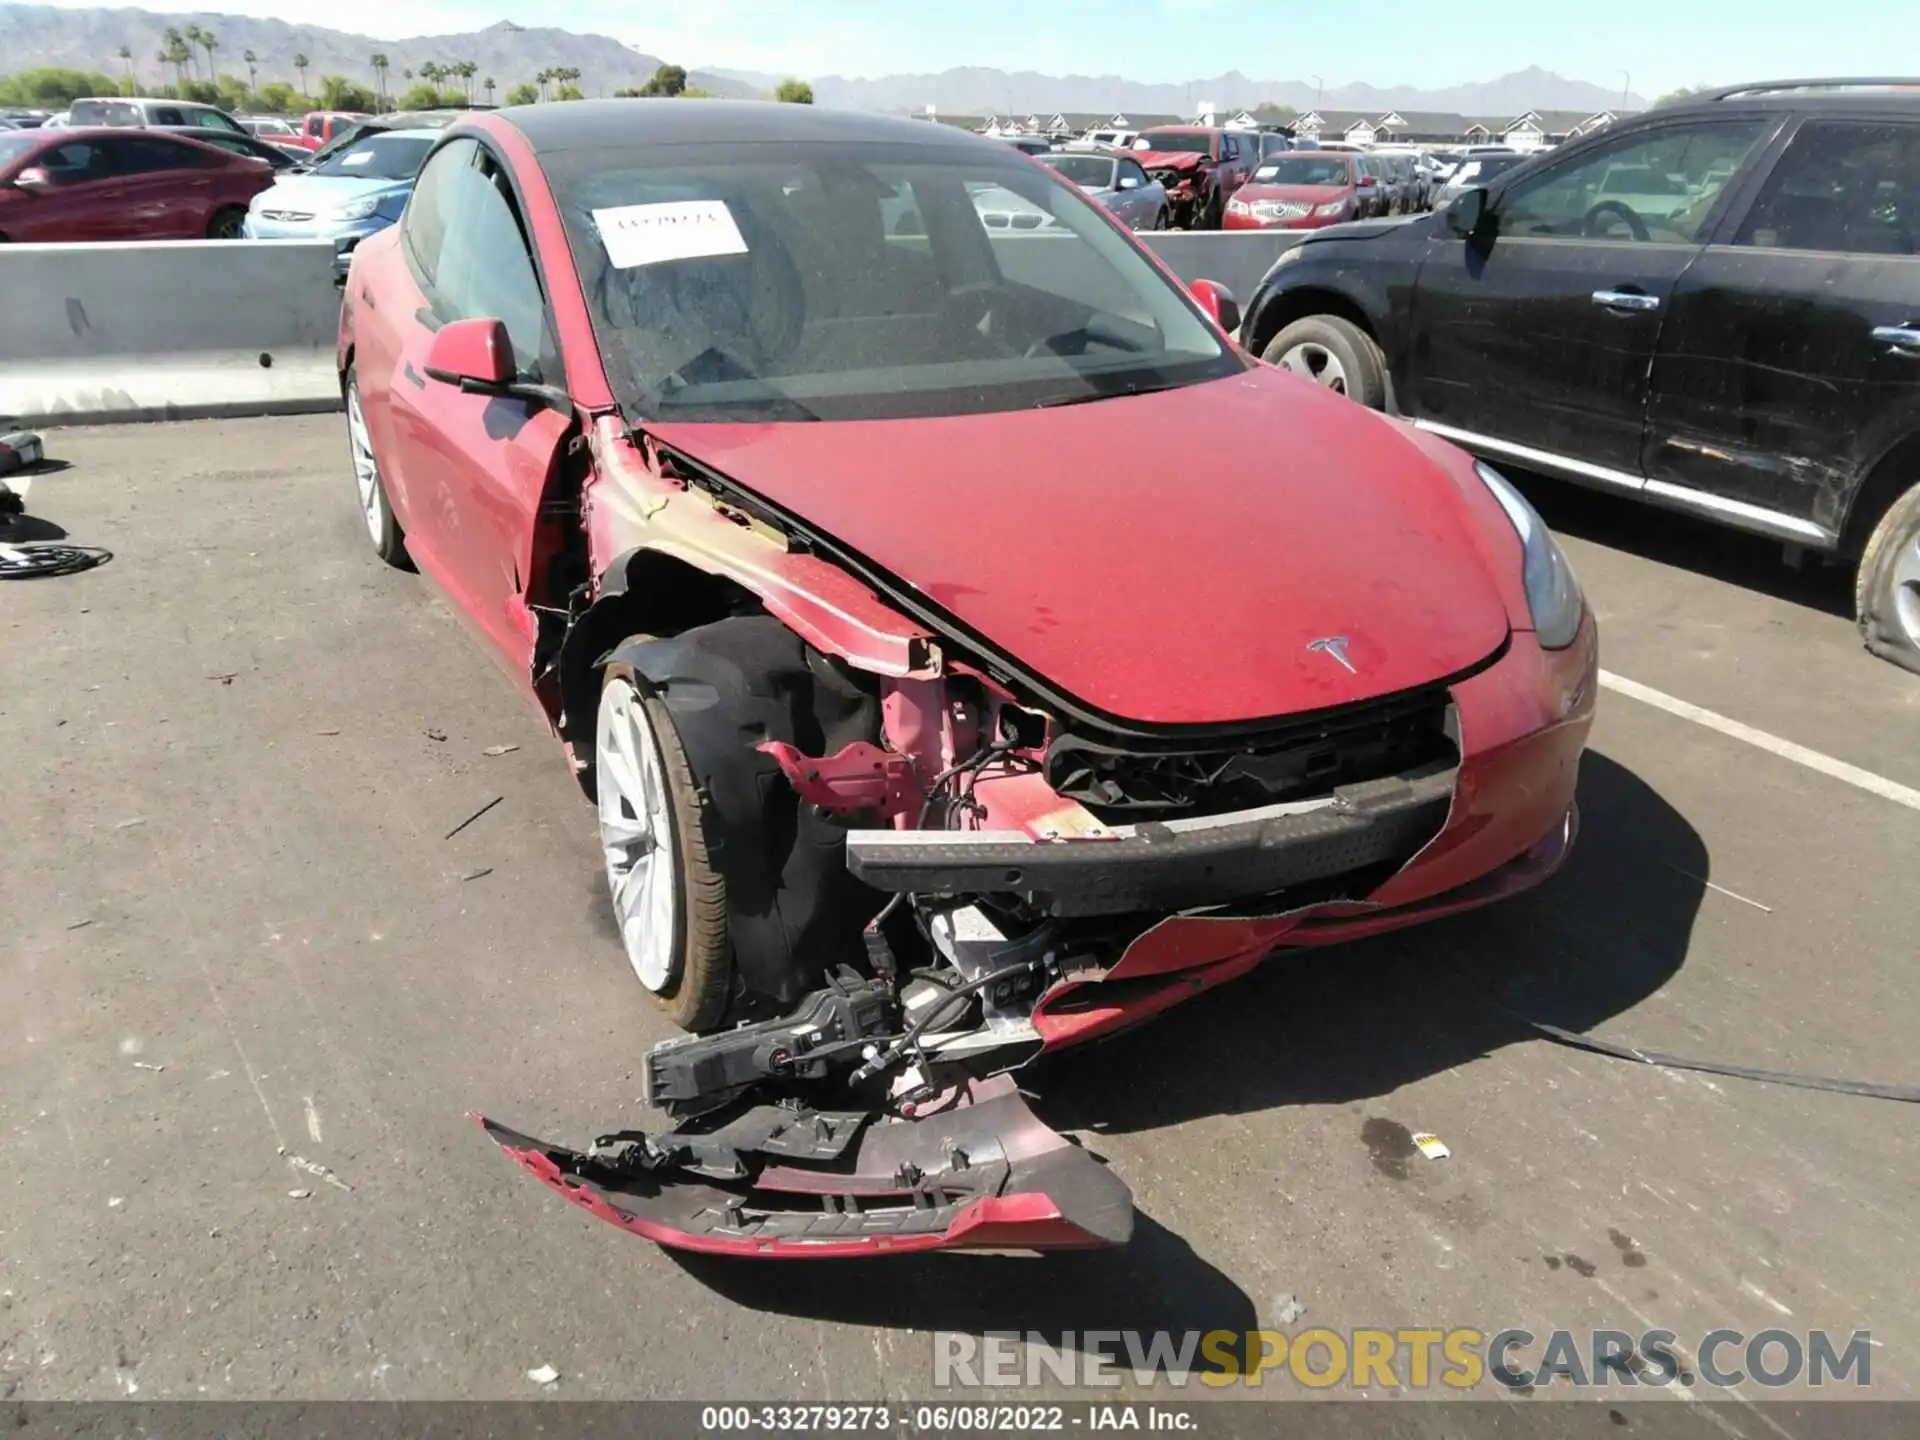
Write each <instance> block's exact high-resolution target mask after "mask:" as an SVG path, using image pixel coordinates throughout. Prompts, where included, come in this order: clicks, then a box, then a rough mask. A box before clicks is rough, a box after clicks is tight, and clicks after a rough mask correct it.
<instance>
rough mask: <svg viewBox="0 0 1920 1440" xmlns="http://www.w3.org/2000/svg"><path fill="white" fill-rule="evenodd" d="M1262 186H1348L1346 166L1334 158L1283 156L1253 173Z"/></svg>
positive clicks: (1342, 159)
mask: <svg viewBox="0 0 1920 1440" xmlns="http://www.w3.org/2000/svg"><path fill="white" fill-rule="evenodd" d="M1253 178H1254V180H1255V182H1256V183H1258V184H1261V185H1342V186H1344V185H1345V184H1347V162H1346V160H1345V159H1344V158H1342V157H1339V156H1333V155H1282V156H1280V157H1279V158H1278V159H1275V160H1269V161H1268V162H1267V163H1266V164H1264V165H1262V166H1261V167H1260V168H1259V169H1258V170H1256V171H1254V172H1253Z"/></svg>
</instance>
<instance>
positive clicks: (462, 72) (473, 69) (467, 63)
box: [453, 60, 480, 105]
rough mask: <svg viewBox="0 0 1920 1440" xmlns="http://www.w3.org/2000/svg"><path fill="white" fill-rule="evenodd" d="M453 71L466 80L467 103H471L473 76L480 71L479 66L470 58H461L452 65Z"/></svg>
mask: <svg viewBox="0 0 1920 1440" xmlns="http://www.w3.org/2000/svg"><path fill="white" fill-rule="evenodd" d="M453 73H454V74H456V75H458V76H459V77H460V78H461V80H463V81H464V82H466V87H465V88H466V92H467V103H468V104H469V105H471V104H472V103H473V77H474V76H476V75H478V74H479V73H480V67H479V66H478V65H476V64H474V63H473V61H471V60H462V61H461V62H460V63H459V64H458V65H456V66H454V67H453Z"/></svg>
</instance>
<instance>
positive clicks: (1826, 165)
mask: <svg viewBox="0 0 1920 1440" xmlns="http://www.w3.org/2000/svg"><path fill="white" fill-rule="evenodd" d="M1916 227H1920V125H1901V124H1897V123H1896V124H1869V123H1867V122H1864V121H1848V120H1810V121H1808V122H1807V123H1806V124H1805V125H1802V126H1801V127H1800V131H1799V133H1798V134H1796V135H1795V136H1794V137H1793V143H1792V144H1791V145H1789V146H1788V147H1787V151H1786V153H1785V154H1784V155H1782V156H1781V157H1780V163H1779V164H1777V165H1776V166H1774V167H1773V174H1771V175H1769V176H1768V177H1767V183H1766V188H1765V189H1763V190H1762V191H1761V192H1760V198H1759V199H1757V200H1755V201H1754V202H1753V209H1752V210H1751V211H1749V212H1748V214H1747V218H1746V220H1745V222H1744V223H1742V225H1741V226H1740V232H1739V234H1737V235H1736V236H1734V240H1733V243H1734V244H1736V245H1751V246H1754V247H1757V248H1760V249H1779V250H1826V251H1831V252H1835V253H1838V254H1846V255H1913V254H1920V250H1916V248H1915V230H1916Z"/></svg>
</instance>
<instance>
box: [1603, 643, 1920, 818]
mask: <svg viewBox="0 0 1920 1440" xmlns="http://www.w3.org/2000/svg"><path fill="white" fill-rule="evenodd" d="M1600 683H1601V684H1602V685H1604V686H1605V687H1606V688H1607V689H1609V690H1612V691H1615V692H1617V693H1619V694H1621V695H1628V696H1631V697H1632V698H1633V699H1635V700H1638V701H1640V702H1642V703H1643V704H1647V705H1651V706H1653V707H1654V708H1655V709H1657V710H1664V711H1666V712H1667V713H1668V714H1669V715H1678V716H1679V717H1680V718H1681V719H1682V720H1691V721H1693V722H1694V724H1696V725H1704V726H1706V727H1707V728H1708V729H1709V730H1718V731H1719V732H1720V733H1721V734H1722V735H1731V736H1732V737H1733V738H1734V739H1736V740H1744V741H1746V742H1747V744H1749V745H1757V746H1758V747H1759V748H1760V749H1762V750H1765V751H1767V752H1769V753H1770V754H1774V755H1778V756H1780V758H1781V759H1783V760H1791V761H1793V762H1794V764H1796V765H1804V766H1806V767H1807V768H1808V769H1809V770H1818V771H1819V772H1820V773H1821V774H1822V775H1830V776H1832V777H1833V778H1834V779H1835V780H1844V781H1845V782H1846V783H1847V784H1849V785H1852V786H1855V787H1856V788H1858V789H1861V790H1865V791H1866V792H1868V793H1869V794H1871V795H1878V796H1879V797H1880V798H1881V799H1883V800H1891V801H1893V803H1894V804H1896V805H1904V806H1906V807H1907V808H1908V809H1909V810H1920V790H1914V789H1910V788H1909V787H1907V786H1905V785H1902V784H1900V783H1899V782H1897V781H1894V780H1889V779H1887V778H1886V777H1885V776H1884V775H1876V774H1874V773H1873V772H1872V771H1871V770H1862V769H1861V768H1860V767H1859V766H1858V765H1849V764H1847V762H1846V761H1844V760H1836V759H1834V758H1833V757H1832V756H1831V755H1822V754H1821V753H1820V752H1819V751H1818V750H1809V749H1807V747H1806V746H1804V745H1796V744H1794V743H1793V741H1791V740H1782V739H1781V738H1780V737H1779V736H1778V735H1769V734H1768V733H1767V732H1766V731H1764V730H1756V729H1754V728H1753V727H1752V726H1751V725H1742V724H1741V723H1740V722H1739V721H1738V720H1729V719H1728V718H1727V717H1726V716H1724V715H1721V714H1718V713H1716V712H1715V711H1712V710H1703V709H1701V708H1700V706H1698V705H1690V704H1688V703H1687V702H1686V701H1685V700H1676V699H1674V697H1673V696H1671V695H1668V694H1665V693H1663V692H1662V691H1659V690H1655V689H1653V688H1652V687H1650V686H1646V685H1642V684H1641V683H1640V682H1639V681H1638V680H1629V679H1627V678H1626V677H1625V676H1624V675H1615V674H1614V673H1613V672H1612V671H1611V670H1602V671H1601V672H1600Z"/></svg>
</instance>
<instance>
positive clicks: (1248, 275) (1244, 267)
mask: <svg viewBox="0 0 1920 1440" xmlns="http://www.w3.org/2000/svg"><path fill="white" fill-rule="evenodd" d="M1140 238H1141V239H1142V240H1144V241H1146V242H1147V248H1148V249H1149V250H1152V251H1153V252H1154V254H1156V255H1158V256H1159V257H1160V259H1161V261H1162V263H1163V264H1165V265H1166V267H1167V268H1168V269H1169V270H1171V271H1173V273H1174V274H1176V275H1178V276H1179V277H1180V278H1181V279H1182V280H1185V281H1188V282H1192V281H1195V280H1218V281H1219V282H1220V283H1221V284H1222V285H1224V286H1226V287H1227V289H1229V290H1231V291H1232V292H1233V298H1234V299H1236V300H1238V301H1239V302H1240V303H1241V304H1242V305H1245V304H1246V303H1247V302H1248V301H1249V300H1251V299H1252V298H1253V291H1254V287H1255V286H1257V285H1258V284H1259V283H1260V280H1261V278H1262V277H1263V276H1264V275H1265V274H1266V273H1267V271H1268V270H1269V269H1271V268H1272V267H1273V262H1274V261H1275V260H1278V259H1279V258H1280V252H1281V251H1283V250H1291V249H1292V248H1293V247H1294V246H1296V245H1298V244H1299V243H1300V242H1301V241H1302V240H1303V239H1305V238H1306V236H1305V232H1303V231H1299V230H1197V231H1191V232H1189V231H1185V230H1162V231H1159V232H1157V233H1151V232H1150V233H1148V234H1145V235H1142V236H1141V237H1140Z"/></svg>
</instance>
